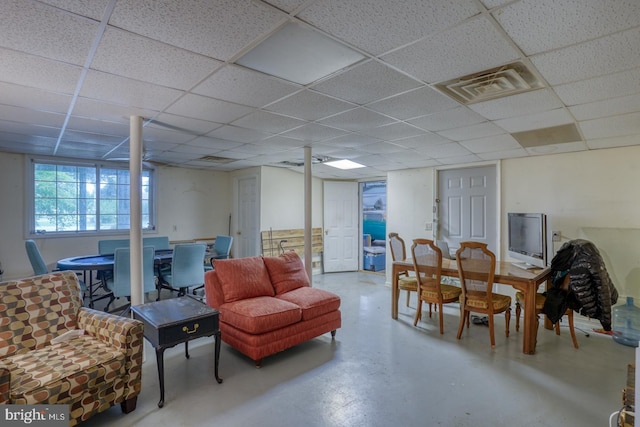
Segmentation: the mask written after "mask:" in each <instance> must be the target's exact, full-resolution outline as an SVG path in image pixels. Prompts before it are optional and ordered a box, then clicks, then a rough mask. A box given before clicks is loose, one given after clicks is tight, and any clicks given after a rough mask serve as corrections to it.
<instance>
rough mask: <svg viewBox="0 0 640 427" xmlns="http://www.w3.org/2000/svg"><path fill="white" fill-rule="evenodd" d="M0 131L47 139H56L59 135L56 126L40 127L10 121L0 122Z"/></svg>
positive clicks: (58, 129)
mask: <svg viewBox="0 0 640 427" xmlns="http://www.w3.org/2000/svg"><path fill="white" fill-rule="evenodd" d="M0 129H2V132H5V133H15V134H24V135H34V136H45V137H47V138H58V135H60V128H58V127H56V126H40V125H34V124H31V123H18V122H13V121H10V120H0Z"/></svg>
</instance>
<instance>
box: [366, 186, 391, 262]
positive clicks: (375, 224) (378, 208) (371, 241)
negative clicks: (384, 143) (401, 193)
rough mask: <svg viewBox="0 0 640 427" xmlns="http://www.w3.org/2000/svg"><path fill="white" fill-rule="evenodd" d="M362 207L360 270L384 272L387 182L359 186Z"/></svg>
mask: <svg viewBox="0 0 640 427" xmlns="http://www.w3.org/2000/svg"><path fill="white" fill-rule="evenodd" d="M360 194H361V201H360V206H361V207H362V252H361V253H362V269H363V270H366V271H374V272H384V269H385V265H386V241H387V182H386V181H371V182H363V183H361V184H360Z"/></svg>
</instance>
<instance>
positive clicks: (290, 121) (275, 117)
mask: <svg viewBox="0 0 640 427" xmlns="http://www.w3.org/2000/svg"><path fill="white" fill-rule="evenodd" d="M305 123H306V122H305V121H303V120H298V119H294V118H291V117H285V116H281V115H279V114H273V113H269V112H267V111H256V112H254V113H253V114H249V115H248V116H245V117H242V118H241V119H239V120H236V121H235V122H234V123H233V124H234V125H236V126H240V127H245V128H249V129H256V130H261V131H263V132H270V133H280V132H284V131H286V130H289V129H293V128H296V127H298V126H302V125H304V124H305Z"/></svg>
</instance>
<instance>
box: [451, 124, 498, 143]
mask: <svg viewBox="0 0 640 427" xmlns="http://www.w3.org/2000/svg"><path fill="white" fill-rule="evenodd" d="M502 133H504V130H503V129H501V128H500V127H498V126H496V125H494V124H493V123H489V122H485V123H479V124H477V125H471V126H466V127H460V128H457V129H447V130H443V131H440V132H438V134H439V135H442V136H444V137H445V138H449V139H452V140H454V141H464V140H466V139H474V138H482V137H484V136H492V135H500V134H502Z"/></svg>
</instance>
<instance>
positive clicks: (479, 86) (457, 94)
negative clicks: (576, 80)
mask: <svg viewBox="0 0 640 427" xmlns="http://www.w3.org/2000/svg"><path fill="white" fill-rule="evenodd" d="M435 87H436V88H437V89H439V90H440V91H442V92H443V93H445V94H446V95H448V96H450V97H452V98H453V99H455V100H456V101H459V102H462V103H463V104H473V103H475V102H481V101H488V100H490V99H495V98H502V97H504V96H511V95H515V94H517V93H522V92H528V91H530V90H535V89H539V88H541V87H543V85H542V82H540V81H539V80H538V78H537V77H536V76H535V74H534V73H532V72H531V71H530V70H529V69H528V68H527V67H526V66H525V65H524V64H523V63H522V62H514V63H512V64H507V65H503V66H501V67H497V68H493V69H491V70H487V71H482V72H480V73H475V74H471V75H468V76H465V77H460V78H457V79H453V80H449V81H446V82H442V83H439V84H437V85H436V86H435Z"/></svg>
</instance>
